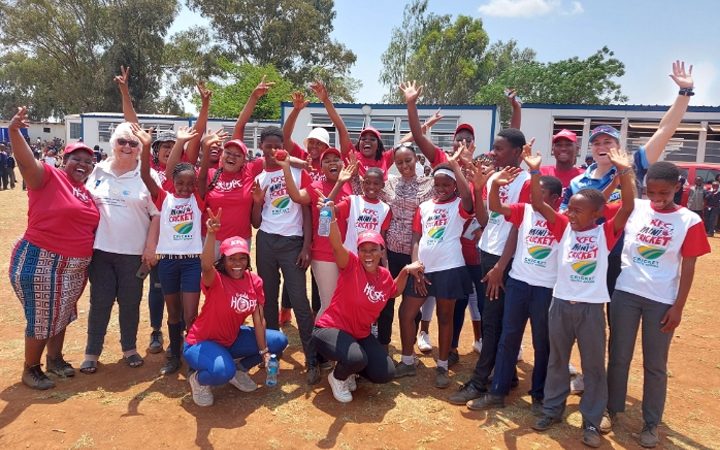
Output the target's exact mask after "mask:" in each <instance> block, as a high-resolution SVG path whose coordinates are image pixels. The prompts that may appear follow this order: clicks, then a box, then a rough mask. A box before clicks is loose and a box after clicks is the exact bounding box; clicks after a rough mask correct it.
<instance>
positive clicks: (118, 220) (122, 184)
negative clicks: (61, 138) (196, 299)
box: [85, 160, 159, 255]
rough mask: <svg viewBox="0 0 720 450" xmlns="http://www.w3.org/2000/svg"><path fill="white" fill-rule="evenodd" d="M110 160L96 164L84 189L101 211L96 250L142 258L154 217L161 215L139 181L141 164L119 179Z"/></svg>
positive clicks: (140, 180) (96, 236) (96, 235)
mask: <svg viewBox="0 0 720 450" xmlns="http://www.w3.org/2000/svg"><path fill="white" fill-rule="evenodd" d="M110 164H111V163H110V161H109V160H108V161H103V162H100V163H98V164H96V165H95V169H93V172H92V173H91V174H90V177H89V178H88V180H87V182H86V183H85V186H86V187H87V188H88V191H89V192H90V194H92V196H93V200H94V201H95V205H97V208H98V211H100V224H99V225H98V229H97V232H96V233H95V249H97V250H102V251H105V252H109V253H117V254H121V255H142V254H143V250H144V249H145V240H146V239H147V234H148V228H149V227H150V219H151V217H152V216H156V215H158V214H159V212H158V209H157V207H155V204H154V203H153V201H152V196H151V195H150V191H148V189H147V187H145V183H143V181H142V179H141V178H140V164H139V163H138V165H137V167H136V168H135V169H133V170H131V171H129V172H126V173H124V174H122V175H120V176H116V175H115V174H114V173H113V172H112V170H111V169H110Z"/></svg>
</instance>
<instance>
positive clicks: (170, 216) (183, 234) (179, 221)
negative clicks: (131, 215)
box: [155, 190, 205, 255]
mask: <svg viewBox="0 0 720 450" xmlns="http://www.w3.org/2000/svg"><path fill="white" fill-rule="evenodd" d="M155 205H156V206H157V207H158V209H160V237H159V239H158V245H157V250H156V253H157V254H158V255H199V254H200V253H202V246H203V242H202V233H201V228H202V227H201V223H202V210H203V208H204V206H205V202H203V200H202V199H201V198H200V196H199V195H198V194H197V193H193V195H191V196H190V197H188V198H180V197H176V196H175V195H174V194H171V193H169V192H166V191H164V190H160V191H159V194H158V197H157V199H156V200H155Z"/></svg>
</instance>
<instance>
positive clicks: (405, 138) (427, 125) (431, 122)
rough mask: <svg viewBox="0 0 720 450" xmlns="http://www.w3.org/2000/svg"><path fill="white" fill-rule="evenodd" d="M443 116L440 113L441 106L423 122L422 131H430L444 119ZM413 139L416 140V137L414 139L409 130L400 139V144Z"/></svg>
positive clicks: (424, 132)
mask: <svg viewBox="0 0 720 450" xmlns="http://www.w3.org/2000/svg"><path fill="white" fill-rule="evenodd" d="M442 118H443V115H442V114H440V108H438V110H437V111H435V112H434V113H433V115H432V116H430V117H428V118H427V120H425V122H424V123H423V124H422V127H421V129H422V133H423V134H426V133H427V132H428V131H430V129H431V128H432V127H433V125H435V124H436V123H438V122H439V121H440V119H442ZM413 141H414V139H413V134H412V131H409V132H407V133H406V134H405V136H403V137H402V138H401V139H400V142H399V143H398V144H404V143H406V142H413Z"/></svg>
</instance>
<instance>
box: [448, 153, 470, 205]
mask: <svg viewBox="0 0 720 450" xmlns="http://www.w3.org/2000/svg"><path fill="white" fill-rule="evenodd" d="M464 151H465V146H464V145H460V147H459V148H458V149H457V151H456V152H455V154H454V155H452V156H451V157H450V158H448V165H449V166H450V168H451V169H452V171H453V173H454V174H455V185H456V186H457V191H458V197H460V202H461V204H462V208H463V209H464V210H465V211H467V212H472V210H473V198H472V193H471V192H470V185H469V184H468V182H467V180H466V179H465V175H463V173H462V169H461V168H460V161H459V159H460V157H461V155H462V154H463V152H464Z"/></svg>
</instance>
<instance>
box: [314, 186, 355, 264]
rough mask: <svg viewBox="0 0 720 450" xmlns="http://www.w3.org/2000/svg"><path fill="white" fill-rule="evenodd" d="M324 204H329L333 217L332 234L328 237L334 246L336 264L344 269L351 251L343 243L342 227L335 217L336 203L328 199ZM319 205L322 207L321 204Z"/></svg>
mask: <svg viewBox="0 0 720 450" xmlns="http://www.w3.org/2000/svg"><path fill="white" fill-rule="evenodd" d="M320 200H321V201H324V200H325V199H324V198H321V199H320ZM324 204H325V205H326V206H329V207H330V211H331V217H332V219H331V221H330V235H329V236H328V239H329V240H330V247H332V250H333V254H334V255H335V264H337V266H338V268H339V269H344V268H346V267H347V265H348V262H349V261H350V252H349V251H348V249H346V248H345V246H344V245H343V242H342V236H340V228H339V227H338V224H337V218H336V217H335V203H333V202H332V201H327V202H325V203H324ZM317 206H318V207H320V205H317Z"/></svg>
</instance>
